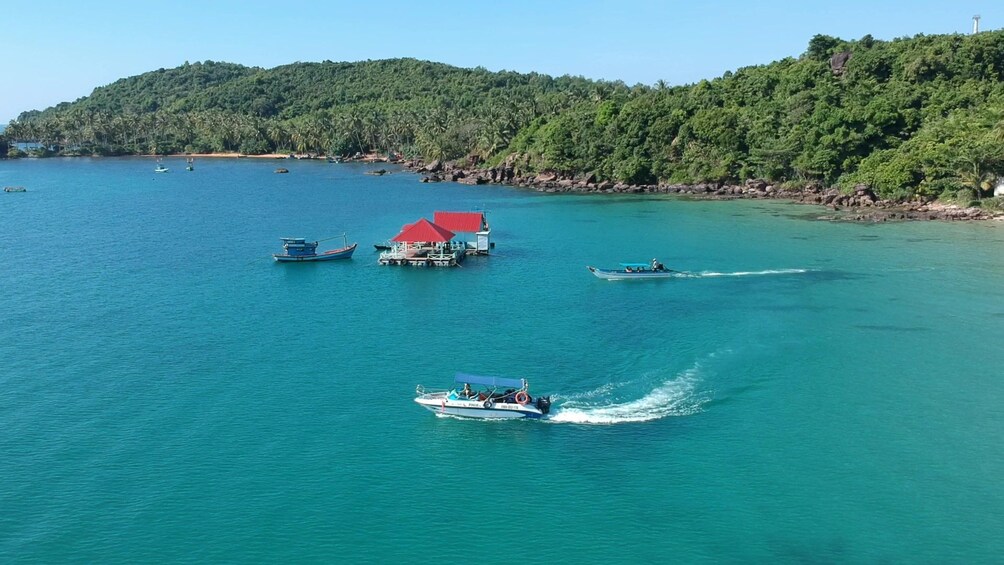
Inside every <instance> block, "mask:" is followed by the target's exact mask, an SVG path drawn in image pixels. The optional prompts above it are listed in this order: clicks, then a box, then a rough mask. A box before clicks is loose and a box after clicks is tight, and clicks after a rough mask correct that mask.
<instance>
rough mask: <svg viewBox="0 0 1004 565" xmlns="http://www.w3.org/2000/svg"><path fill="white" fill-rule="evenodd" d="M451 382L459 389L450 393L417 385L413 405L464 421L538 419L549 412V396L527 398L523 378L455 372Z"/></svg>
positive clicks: (525, 383) (449, 391)
mask: <svg viewBox="0 0 1004 565" xmlns="http://www.w3.org/2000/svg"><path fill="white" fill-rule="evenodd" d="M454 381H455V382H456V383H457V385H458V386H457V387H454V388H453V389H450V390H436V391H427V390H425V388H423V387H422V385H418V388H416V389H415V393H416V394H417V396H416V397H415V402H417V403H418V404H419V405H421V406H423V407H425V408H426V409H427V410H429V411H430V412H435V413H436V414H444V415H450V416H461V417H464V418H496V419H504V418H540V417H543V416H545V415H547V413H548V412H550V410H551V397H550V396H538V397H536V398H534V397H532V396H530V392H529V391H528V388H529V385H528V384H527V382H526V379H506V378H502V377H482V376H478V375H467V374H464V373H457V376H456V378H455V379H454ZM472 387H478V388H472Z"/></svg>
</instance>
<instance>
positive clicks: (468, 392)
mask: <svg viewBox="0 0 1004 565" xmlns="http://www.w3.org/2000/svg"><path fill="white" fill-rule="evenodd" d="M460 394H462V395H464V396H465V397H466V398H470V397H472V396H476V394H475V393H474V391H473V390H471V383H464V390H462V391H460Z"/></svg>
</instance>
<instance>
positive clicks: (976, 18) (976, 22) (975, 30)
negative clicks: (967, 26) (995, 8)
mask: <svg viewBox="0 0 1004 565" xmlns="http://www.w3.org/2000/svg"><path fill="white" fill-rule="evenodd" d="M979 32H980V15H979V14H976V15H975V16H973V33H974V34H976V33H979Z"/></svg>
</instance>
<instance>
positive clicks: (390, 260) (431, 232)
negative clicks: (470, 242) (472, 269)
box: [378, 218, 467, 267]
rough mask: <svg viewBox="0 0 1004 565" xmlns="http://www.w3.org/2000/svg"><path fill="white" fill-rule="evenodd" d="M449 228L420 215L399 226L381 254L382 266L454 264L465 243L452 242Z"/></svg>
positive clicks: (459, 257) (465, 248) (465, 245)
mask: <svg viewBox="0 0 1004 565" xmlns="http://www.w3.org/2000/svg"><path fill="white" fill-rule="evenodd" d="M455 236H456V234H455V233H453V232H452V231H450V230H448V229H446V228H444V227H442V226H439V225H437V224H436V223H435V222H430V221H429V220H427V219H425V218H422V219H420V220H418V221H417V222H415V223H413V224H408V225H406V226H404V227H402V228H401V233H399V234H397V235H396V236H395V237H394V238H392V239H391V240H390V241H391V244H392V246H391V248H390V249H389V250H387V251H384V252H382V253H380V258H379V259H378V262H379V263H380V264H381V265H411V266H414V267H456V266H457V265H459V264H460V261H462V260H463V259H464V256H465V255H466V251H467V244H466V243H464V242H456V241H453V238H454V237H455Z"/></svg>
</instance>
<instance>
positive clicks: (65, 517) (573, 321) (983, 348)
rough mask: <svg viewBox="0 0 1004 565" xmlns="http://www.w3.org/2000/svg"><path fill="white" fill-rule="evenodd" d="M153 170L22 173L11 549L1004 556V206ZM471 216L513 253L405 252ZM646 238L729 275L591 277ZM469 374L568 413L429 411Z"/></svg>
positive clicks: (257, 558)
mask: <svg viewBox="0 0 1004 565" xmlns="http://www.w3.org/2000/svg"><path fill="white" fill-rule="evenodd" d="M154 164H155V163H154V162H153V161H152V160H149V159H103V160H88V159H67V160H38V161H34V160H21V161H8V162H2V161H0V185H23V186H25V187H27V188H28V190H29V192H27V193H23V194H0V264H2V267H0V289H2V292H0V561H3V562H11V561H13V562H62V561H71V560H72V561H92V562H102V563H113V562H130V563H131V562H191V561H213V562H220V561H223V562H303V561H329V562H330V561H338V562H402V561H403V562H466V561H474V562H483V563H506V562H513V561H517V560H519V561H531V562H547V561H554V562H570V563H604V562H642V561H648V562H665V561H668V560H673V561H683V562H721V561H726V562H750V561H754V562H765V561H772V562H773V561H777V562H869V563H870V562H880V561H889V562H958V563H972V562H994V561H998V560H999V559H1000V556H1001V555H1004V538H1002V536H1001V535H1000V532H1002V531H1004V481H1001V477H1004V449H1002V445H1004V442H1002V430H1004V379H1002V373H1004V371H1002V367H1004V342H1002V340H1001V336H1002V335H1004V287H1002V282H1004V253H1002V245H1004V225H1001V224H999V223H998V224H991V223H978V224H977V223H969V224H965V223H959V224H948V223H902V224H882V225H858V224H838V223H828V222H820V221H815V220H814V219H813V217H814V215H815V214H816V213H818V212H819V210H818V209H815V208H811V207H804V206H797V205H792V204H785V203H781V202H694V201H687V200H682V199H677V198H669V197H610V196H567V195H565V196H553V195H542V194H537V193H532V192H528V191H523V190H518V189H511V188H502V187H487V186H484V187H468V186H462V185H455V184H438V185H423V184H419V183H418V182H417V177H415V176H413V175H410V174H407V173H394V174H391V175H387V176H384V177H373V176H367V175H363V174H362V172H363V171H364V170H365V169H366V167H364V166H355V165H328V164H325V163H314V162H282V165H283V166H286V167H288V168H290V169H291V173H290V174H288V175H275V174H273V173H272V169H274V168H275V167H276V166H277V165H276V162H272V161H259V160H210V159H201V160H198V161H197V162H196V170H195V171H194V172H185V171H184V170H183V168H184V162H183V160H181V159H168V160H166V164H167V165H168V166H169V167H171V168H172V172H170V173H168V174H162V175H155V174H154V173H153V167H154ZM474 207H484V208H486V209H488V211H489V212H488V214H489V219H490V221H491V223H492V226H493V239H494V240H495V241H496V242H497V247H496V249H495V254H494V255H493V256H491V257H488V258H471V259H470V260H468V261H467V262H466V263H464V265H463V267H462V268H459V269H453V270H436V269H428V270H425V269H406V268H392V267H381V266H378V265H377V264H376V254H375V253H373V252H372V251H371V250H372V247H370V246H371V244H372V243H375V242H378V241H381V240H384V239H387V238H388V237H391V236H393V235H394V234H396V233H397V231H398V229H399V228H400V227H401V226H402V225H403V224H405V223H408V222H411V221H414V220H416V219H418V218H419V217H421V216H426V217H430V218H431V215H432V212H433V211H434V210H437V209H440V210H470V209H472V208H474ZM343 231H344V232H347V233H348V234H349V238H350V240H354V241H358V242H359V244H360V248H359V250H358V251H357V252H356V255H355V257H354V258H353V259H352V260H351V261H347V262H335V263H330V264H304V265H277V264H274V263H273V262H272V261H271V260H270V259H269V254H270V253H271V252H275V251H278V250H279V240H278V238H279V237H280V236H305V237H309V238H325V237H330V236H334V235H338V234H340V233H342V232H343ZM328 243H329V244H330V247H336V246H338V245H339V244H340V239H337V240H331V241H330V242H328ZM652 257H658V258H659V259H660V260H662V261H663V262H665V263H666V264H667V266H670V267H672V268H676V269H682V270H687V271H692V272H696V273H700V274H701V276H700V277H695V278H689V279H676V280H668V281H648V282H641V283H639V282H608V281H601V280H599V279H596V278H595V277H593V276H591V275H590V274H589V272H588V271H587V270H586V268H585V266H586V265H587V264H590V265H597V266H614V265H615V264H616V263H618V262H620V261H628V260H634V261H647V260H650V259H651V258H652ZM457 371H464V372H471V373H484V374H495V375H502V376H509V377H526V378H527V379H529V380H530V382H531V391H533V392H538V393H544V394H552V395H553V396H554V398H555V400H556V401H555V407H554V410H553V413H552V416H553V417H552V418H551V419H549V420H547V421H526V422H523V421H520V422H490V421H489V422H485V421H466V420H458V419H451V418H440V417H437V416H435V415H433V414H431V413H429V412H426V411H425V410H423V409H421V408H420V407H419V406H418V405H416V404H415V403H414V402H412V398H413V396H414V389H415V385H416V384H419V383H421V384H423V385H425V386H426V387H429V388H438V387H445V386H448V385H450V384H451V382H452V377H453V373H454V372H457Z"/></svg>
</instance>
